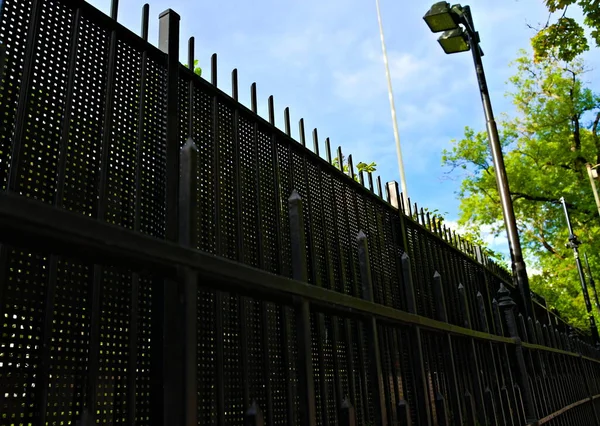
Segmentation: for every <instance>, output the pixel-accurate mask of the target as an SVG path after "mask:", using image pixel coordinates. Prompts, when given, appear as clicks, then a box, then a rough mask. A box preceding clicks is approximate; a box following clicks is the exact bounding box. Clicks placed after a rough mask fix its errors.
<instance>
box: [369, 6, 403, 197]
mask: <svg viewBox="0 0 600 426" xmlns="http://www.w3.org/2000/svg"><path fill="white" fill-rule="evenodd" d="M375 4H376V5H377V21H378V22H379V36H380V37H381V50H382V51H383V63H384V65H385V75H386V77H387V86H388V96H389V98H390V109H391V111H392V125H393V126H394V139H395V140H396V154H397V156H398V170H399V171H400V187H401V188H402V196H403V198H404V205H405V206H408V189H407V188H406V175H405V174H404V162H403V161H402V148H401V147H400V135H399V133H398V122H397V120H396V106H395V105H394V92H393V90H392V79H391V77H390V66H389V64H388V57H387V50H386V48H385V38H384V37H383V24H382V22H381V11H380V9H379V0H375Z"/></svg>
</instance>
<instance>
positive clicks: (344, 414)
mask: <svg viewBox="0 0 600 426" xmlns="http://www.w3.org/2000/svg"><path fill="white" fill-rule="evenodd" d="M340 426H356V413H355V411H354V407H353V406H352V403H351V402H350V399H349V398H348V397H346V398H344V401H343V402H342V407H341V413H340Z"/></svg>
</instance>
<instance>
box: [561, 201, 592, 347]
mask: <svg viewBox="0 0 600 426" xmlns="http://www.w3.org/2000/svg"><path fill="white" fill-rule="evenodd" d="M560 202H561V203H562V205H563V210H564V211H565V218H566V219H567V227H568V228H569V243H568V244H567V247H570V248H572V249H573V256H574V257H575V264H576V265H577V272H579V281H580V282H581V291H582V293H583V300H584V301H585V309H586V310H587V313H588V319H589V321H590V330H591V332H592V338H593V339H594V343H595V344H598V343H600V342H599V341H598V329H597V328H596V320H595V319H594V315H593V314H592V303H591V302H590V294H589V292H588V288H587V284H586V283H585V274H584V273H583V267H582V266H581V259H580V258H579V249H578V248H579V245H580V244H581V243H580V242H579V240H578V239H577V237H576V236H575V234H574V233H573V227H572V226H571V219H570V218H569V210H568V209H567V203H566V202H565V198H564V197H560Z"/></svg>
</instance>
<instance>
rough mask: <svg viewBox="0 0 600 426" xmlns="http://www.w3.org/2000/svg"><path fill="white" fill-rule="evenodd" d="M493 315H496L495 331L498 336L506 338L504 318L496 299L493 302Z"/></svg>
mask: <svg viewBox="0 0 600 426" xmlns="http://www.w3.org/2000/svg"><path fill="white" fill-rule="evenodd" d="M492 313H493V314H494V329H495V331H496V334H497V335H498V336H504V327H503V326H502V316H501V315H500V308H499V307H498V301H497V300H496V299H495V298H494V299H493V300H492Z"/></svg>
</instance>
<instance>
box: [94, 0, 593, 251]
mask: <svg viewBox="0 0 600 426" xmlns="http://www.w3.org/2000/svg"><path fill="white" fill-rule="evenodd" d="M380 1H381V13H382V19H383V25H384V30H385V36H386V44H387V49H388V56H389V60H390V71H391V75H392V81H393V88H394V95H395V101H396V109H397V114H398V122H399V129H400V139H401V143H402V150H403V156H404V163H405V168H406V174H407V184H408V192H409V195H410V197H411V198H412V199H413V200H415V201H417V202H418V203H419V205H420V206H426V207H429V208H430V209H438V210H439V211H441V212H447V213H448V214H447V215H446V218H447V219H448V220H449V221H454V220H456V219H457V217H458V205H459V202H458V200H457V199H456V195H455V192H456V189H457V187H458V185H459V181H458V180H457V179H456V178H457V176H455V177H454V180H452V179H450V178H449V176H448V175H447V174H446V172H447V170H444V169H443V168H442V167H441V163H440V161H441V160H440V159H441V152H442V150H443V149H444V148H449V147H450V140H451V139H453V138H460V137H461V136H462V134H463V129H464V127H465V126H467V125H468V126H471V127H474V128H475V129H477V130H482V129H484V128H485V121H484V117H483V112H482V108H481V102H480V98H479V93H478V90H477V84H476V80H475V74H474V70H473V64H472V59H471V55H470V54H469V53H464V54H458V55H450V56H448V55H445V54H444V53H443V51H442V50H441V48H440V47H439V46H438V44H437V41H436V39H437V35H436V34H432V33H431V32H430V31H429V29H428V28H427V26H426V24H425V23H424V21H423V20H422V16H423V14H424V13H425V12H426V11H427V9H428V7H429V5H430V4H429V3H428V2H421V1H395V0H380ZM90 3H92V4H93V5H95V6H96V7H97V8H99V9H100V10H102V11H104V12H105V13H108V12H109V10H110V0H91V1H90ZM120 3H121V4H120V10H119V19H118V20H119V22H121V23H122V24H124V25H125V26H127V27H128V28H130V29H132V30H134V31H135V32H139V26H140V16H141V8H142V5H143V3H144V2H143V1H140V0H122V1H121V2H120ZM469 4H470V6H471V10H472V13H473V18H474V21H475V27H476V29H477V30H478V31H479V33H480V36H481V40H482V42H481V46H482V48H483V50H484V52H485V56H484V58H483V60H484V66H485V69H486V73H487V79H488V85H489V88H490V92H491V98H492V102H493V106H494V110H495V113H496V116H499V115H500V113H501V112H509V113H510V112H511V111H512V105H511V103H510V100H509V99H507V98H506V97H505V96H504V94H505V92H506V89H507V87H506V85H505V83H506V81H507V80H508V78H509V77H510V75H512V73H513V71H514V70H513V69H512V68H510V67H509V66H508V64H509V62H510V61H511V60H513V59H514V58H515V57H516V55H517V52H518V50H519V49H521V48H528V47H529V38H530V37H531V36H532V35H533V30H531V29H529V28H528V26H527V24H529V25H532V26H537V25H538V24H539V23H540V22H545V21H546V19H547V17H548V15H547V12H546V10H545V8H544V5H543V2H542V1H541V0H518V1H516V0H503V1H497V0H471V1H470V3H469ZM168 8H171V9H173V10H175V11H176V12H177V13H179V14H180V15H181V32H182V47H181V55H182V61H183V62H186V61H187V39H188V38H189V37H190V36H194V37H195V41H196V57H197V58H198V59H199V60H200V63H201V66H202V67H203V70H204V73H203V76H204V77H205V78H207V79H208V78H210V69H209V68H210V67H209V63H210V55H211V54H212V53H215V52H216V53H218V56H219V70H218V80H219V87H221V88H222V89H223V90H225V91H228V92H229V91H230V72H231V70H232V69H233V68H238V72H239V82H240V100H241V101H242V102H243V103H244V104H246V105H249V93H250V91H249V88H250V84H251V83H252V82H254V81H255V82H256V83H257V86H258V96H259V112H260V113H261V115H263V116H266V105H267V98H268V96H269V95H274V97H275V107H276V109H277V115H276V121H277V123H278V124H279V125H281V124H282V123H283V109H284V108H285V107H286V106H289V107H290V111H291V117H292V121H293V122H295V123H297V121H298V119H300V118H302V117H303V118H304V120H305V123H306V128H307V133H308V132H309V131H310V129H312V128H314V127H316V128H318V130H319V136H320V139H321V141H323V140H324V139H325V137H330V138H331V141H332V145H333V146H334V147H337V146H338V145H341V146H342V148H343V151H344V153H351V154H353V158H354V160H355V164H356V163H357V162H358V161H365V162H371V161H375V162H376V163H377V164H378V173H379V174H380V175H381V177H382V180H383V181H389V180H399V176H398V167H397V162H396V154H395V144H394V137H393V131H392V122H391V116H390V109H389V101H388V95H387V87H386V81H385V69H384V66H383V62H382V55H381V44H380V40H379V32H378V31H379V30H378V25H377V15H376V9H375V0H362V1H359V0H302V1H299V0H287V1H284V0H254V1H248V0H228V1H208V0H201V1H192V0H153V1H152V2H151V3H150V17H151V25H150V40H151V41H152V42H153V43H154V44H156V40H157V36H158V25H157V24H158V15H159V13H160V12H162V11H163V10H165V9H168ZM587 59H588V61H589V65H590V66H592V67H594V68H596V69H597V68H598V66H599V65H600V58H599V55H598V54H597V50H596V52H594V51H592V53H590V54H588V55H587ZM596 75H597V76H600V73H596ZM588 76H589V78H590V79H592V80H593V81H594V83H596V86H597V83H598V82H600V78H598V77H595V78H594V72H592V73H590V74H588ZM297 127H298V126H297V124H294V123H293V124H292V129H293V131H294V133H293V135H294V136H295V137H296V136H297V132H296V129H297ZM509 179H510V177H509ZM489 242H490V244H491V245H492V246H494V247H495V248H496V249H500V250H502V251H504V250H503V248H504V247H503V246H505V240H504V239H503V238H500V239H496V240H495V241H493V240H489Z"/></svg>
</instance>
